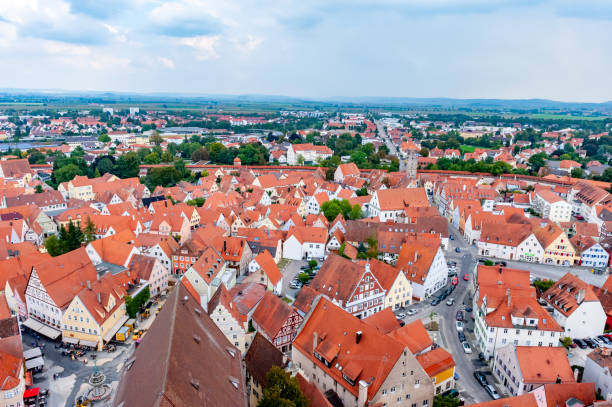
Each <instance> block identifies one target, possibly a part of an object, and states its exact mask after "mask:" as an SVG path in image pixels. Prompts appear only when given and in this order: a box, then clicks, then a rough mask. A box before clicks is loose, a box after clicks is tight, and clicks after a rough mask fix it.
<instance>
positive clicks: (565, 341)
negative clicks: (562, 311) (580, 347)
mask: <svg viewBox="0 0 612 407" xmlns="http://www.w3.org/2000/svg"><path fill="white" fill-rule="evenodd" d="M559 342H561V345H563V346H565V347H566V348H569V347H570V346H572V338H568V337H567V336H566V337H565V338H561V339H559Z"/></svg>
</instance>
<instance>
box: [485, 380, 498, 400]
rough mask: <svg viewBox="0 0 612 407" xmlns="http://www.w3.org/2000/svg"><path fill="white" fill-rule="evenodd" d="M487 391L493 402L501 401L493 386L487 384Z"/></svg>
mask: <svg viewBox="0 0 612 407" xmlns="http://www.w3.org/2000/svg"><path fill="white" fill-rule="evenodd" d="M485 390H486V391H487V393H489V396H491V398H492V399H493V400H499V398H500V396H499V394H497V391H496V390H495V388H494V387H493V386H491V385H490V384H487V385H486V386H485Z"/></svg>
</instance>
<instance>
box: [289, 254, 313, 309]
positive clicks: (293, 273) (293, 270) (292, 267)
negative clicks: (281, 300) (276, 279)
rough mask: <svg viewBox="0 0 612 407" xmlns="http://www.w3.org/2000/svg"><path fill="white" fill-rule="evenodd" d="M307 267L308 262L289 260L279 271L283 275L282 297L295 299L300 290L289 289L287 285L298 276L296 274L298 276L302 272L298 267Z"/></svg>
mask: <svg viewBox="0 0 612 407" xmlns="http://www.w3.org/2000/svg"><path fill="white" fill-rule="evenodd" d="M318 263H320V262H318ZM307 265H308V262H307V261H305V260H289V263H288V264H287V265H286V266H285V268H284V269H282V270H281V273H283V290H282V292H281V294H282V295H283V296H285V297H289V298H291V299H292V300H295V297H296V296H297V295H298V293H299V292H300V289H299V288H298V289H293V288H290V287H289V283H291V280H293V279H294V278H296V277H297V276H298V274H300V272H301V271H302V270H300V267H302V266H307Z"/></svg>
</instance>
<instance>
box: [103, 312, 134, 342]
mask: <svg viewBox="0 0 612 407" xmlns="http://www.w3.org/2000/svg"><path fill="white" fill-rule="evenodd" d="M129 318H130V317H129V316H128V315H124V316H123V317H121V318H119V320H118V321H117V323H116V324H115V325H113V326H112V328H111V329H109V330H108V332H107V333H105V334H104V336H103V337H102V339H103V340H104V342H108V341H110V340H111V339H113V337H114V336H115V334H116V333H117V331H118V330H119V329H120V328H121V327H122V326H123V324H125V321H127V320H128V319H129Z"/></svg>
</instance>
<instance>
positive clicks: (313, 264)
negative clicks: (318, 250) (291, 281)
mask: <svg viewBox="0 0 612 407" xmlns="http://www.w3.org/2000/svg"><path fill="white" fill-rule="evenodd" d="M308 267H310V269H313V268H315V267H317V261H316V260H310V261H309V262H308Z"/></svg>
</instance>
